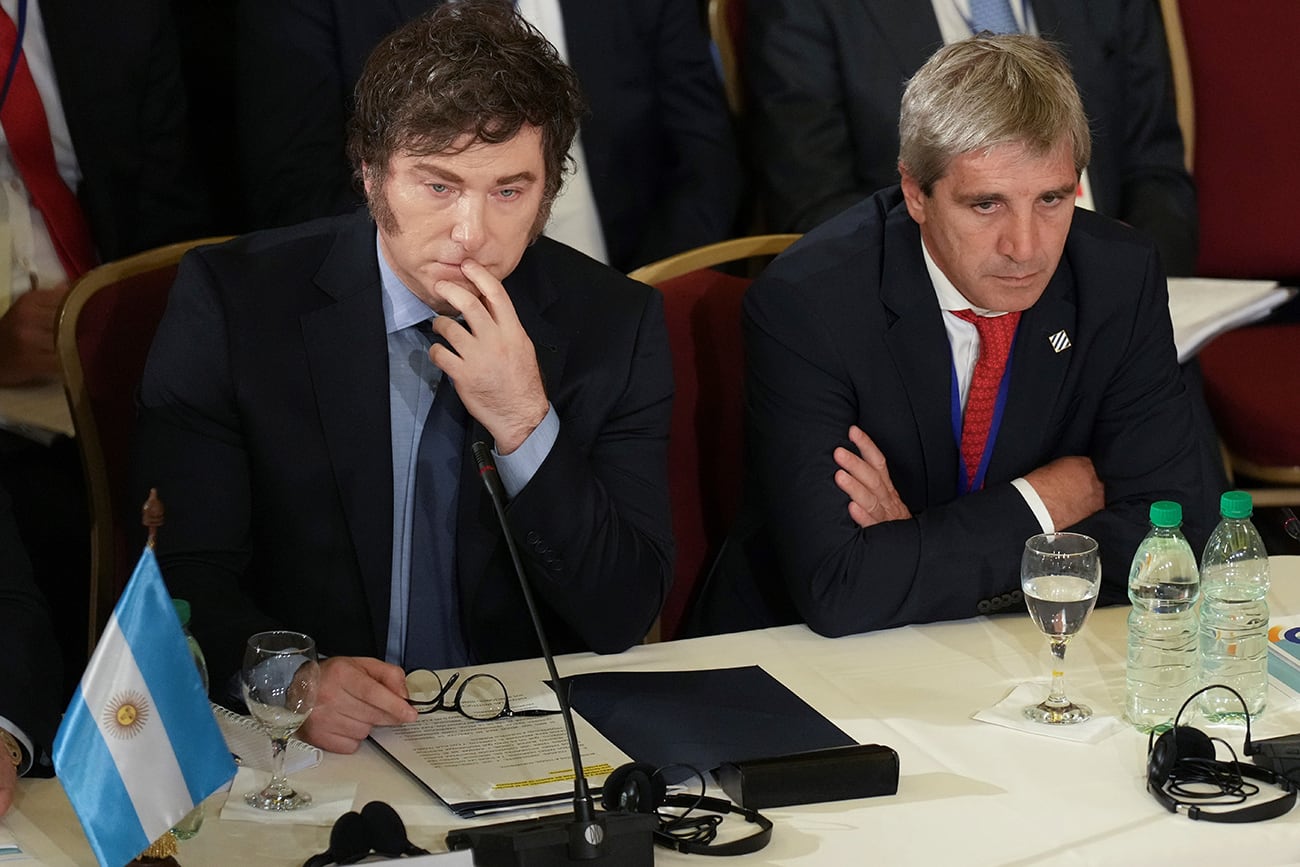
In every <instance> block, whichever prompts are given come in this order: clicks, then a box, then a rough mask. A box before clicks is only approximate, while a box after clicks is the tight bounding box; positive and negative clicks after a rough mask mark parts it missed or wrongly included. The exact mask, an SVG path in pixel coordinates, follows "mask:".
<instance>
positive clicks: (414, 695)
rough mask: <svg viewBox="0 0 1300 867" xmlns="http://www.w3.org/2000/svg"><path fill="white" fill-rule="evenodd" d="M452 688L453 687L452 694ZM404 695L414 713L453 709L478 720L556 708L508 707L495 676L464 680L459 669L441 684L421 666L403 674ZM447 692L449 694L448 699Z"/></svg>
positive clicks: (503, 688)
mask: <svg viewBox="0 0 1300 867" xmlns="http://www.w3.org/2000/svg"><path fill="white" fill-rule="evenodd" d="M457 683H459V684H460V685H459V686H457ZM452 687H456V691H455V693H454V695H453V694H452ZM406 694H407V696H408V698H407V699H406V701H407V702H408V703H409V704H410V705H411V707H413V708H415V710H416V712H417V713H421V714H426V713H433V712H434V711H439V710H448V711H456V712H457V713H459V714H460V715H461V716H463V717H466V718H468V719H472V720H478V721H479V722H486V721H488V720H494V719H501V718H502V717H508V716H553V715H555V714H558V713H559V711H558V710H541V709H538V708H528V709H527V710H512V709H511V707H510V694H509V693H508V692H506V685H505V684H504V683H502V682H501V680H500V679H499V678H498V677H496V676H495V675H492V674H486V673H483V672H480V673H479V674H471V675H470V676H469V677H467V678H465V679H464V680H461V678H460V672H456V673H455V674H453V675H452V676H451V677H449V678H447V682H446V683H443V682H442V678H440V677H438V675H437V673H436V672H432V671H429V670H428V669H424V668H421V669H418V670H416V671H412V672H411V673H410V674H408V675H407V676H406ZM448 695H453V698H452V699H451V700H450V701H448V700H447V696H448Z"/></svg>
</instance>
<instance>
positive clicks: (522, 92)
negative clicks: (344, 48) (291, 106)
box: [347, 0, 586, 223]
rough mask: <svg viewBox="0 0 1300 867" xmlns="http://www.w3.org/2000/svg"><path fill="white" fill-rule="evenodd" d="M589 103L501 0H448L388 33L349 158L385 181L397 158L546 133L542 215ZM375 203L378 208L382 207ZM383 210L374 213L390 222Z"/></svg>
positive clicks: (371, 66)
mask: <svg viewBox="0 0 1300 867" xmlns="http://www.w3.org/2000/svg"><path fill="white" fill-rule="evenodd" d="M585 108H586V106H585V103H584V101H583V98H582V94H581V90H580V88H579V85H578V79H577V76H575V75H574V73H573V71H572V70H571V69H569V67H568V66H566V65H565V64H564V61H562V60H561V59H560V57H559V55H558V54H557V53H556V51H555V48H554V47H553V46H552V45H551V43H549V42H547V41H546V38H545V37H544V36H542V34H541V33H540V32H538V30H537V29H536V28H535V27H533V26H532V25H531V24H529V23H528V22H527V21H525V20H524V19H523V18H521V17H520V16H519V14H518V13H517V12H515V10H514V7H513V4H511V3H509V2H502V0H449V2H446V3H444V4H442V5H440V6H438V7H437V8H435V9H433V10H432V11H430V12H427V13H425V14H424V15H422V16H420V17H419V18H416V19H415V20H413V21H411V22H409V23H407V24H405V25H404V26H402V27H401V28H399V29H397V30H395V31H393V32H392V33H391V34H389V35H388V36H387V37H386V38H385V39H384V40H383V41H382V42H381V43H380V44H379V45H378V46H377V47H376V48H375V50H374V51H373V52H371V54H370V57H369V59H367V61H366V65H365V68H364V70H363V71H362V73H361V78H360V80H358V82H357V86H356V90H355V92H354V110H353V113H352V118H351V121H350V123H349V125H348V144H347V148H348V158H349V159H350V160H351V161H352V167H353V171H354V172H355V173H356V176H357V178H358V180H361V181H365V180H370V181H371V182H372V183H374V184H375V185H376V187H377V188H378V187H381V186H382V184H383V180H384V178H385V177H387V174H388V166H389V160H390V158H391V157H393V156H395V155H397V154H399V153H409V154H412V155H415V156H426V155H429V154H436V153H446V152H448V151H451V150H453V149H456V150H464V149H466V148H468V147H470V146H472V145H474V144H478V143H487V144H500V143H502V142H507V141H510V140H511V139H512V138H514V137H515V135H516V134H517V133H518V132H519V130H520V129H521V128H523V127H524V126H525V125H530V126H535V127H538V128H539V129H540V130H541V133H542V159H543V165H544V166H545V170H546V178H545V182H544V184H543V205H542V211H543V215H542V219H543V221H544V218H545V214H546V213H548V212H549V210H550V204H551V202H553V201H554V199H555V196H556V195H557V194H558V193H559V191H560V186H561V184H562V182H563V180H564V175H565V174H566V173H567V172H568V171H570V170H571V169H572V159H571V157H570V156H569V148H570V147H571V146H572V144H573V139H574V136H576V135H577V132H578V121H579V118H580V117H581V116H582V113H583V112H584V111H585ZM375 204H376V203H375V202H374V201H372V202H371V210H372V211H374V210H375ZM383 216H384V215H383V214H380V213H377V214H375V217H376V219H377V220H379V221H380V222H381V223H382V222H383Z"/></svg>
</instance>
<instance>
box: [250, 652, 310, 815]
mask: <svg viewBox="0 0 1300 867" xmlns="http://www.w3.org/2000/svg"><path fill="white" fill-rule="evenodd" d="M319 682H320V666H318V665H317V664H316V642H315V641H313V640H312V639H311V637H310V636H307V635H303V634H302V633H301V632H289V631H286V630H277V631H273V632H259V633H257V634H256V635H254V636H253V637H252V638H250V639H248V647H247V648H245V650H244V668H243V671H242V672H241V675H240V687H241V688H242V690H243V693H244V702H245V703H246V704H247V705H248V710H249V713H251V714H252V715H253V717H254V718H255V719H256V720H257V721H258V722H259V723H261V724H262V728H264V729H266V733H267V734H268V735H270V736H271V782H270V783H268V784H267V786H266V788H265V789H262V790H261V791H260V792H249V793H248V794H246V795H244V801H245V803H247V804H248V805H249V806H250V807H257V808H258V809H261V810H297V809H301V808H302V807H307V806H310V805H311V795H309V794H307V793H306V792H300V791H295V790H294V788H293V787H292V786H290V785H289V781H288V780H287V779H286V778H285V775H284V752H285V748H286V747H287V746H288V744H289V736H290V735H292V734H293V733H294V732H296V731H297V730H298V727H299V726H301V725H302V724H303V723H304V722H305V721H306V719H307V715H308V714H310V713H311V710H312V708H313V707H314V706H315V705H316V687H317V685H318V684H319Z"/></svg>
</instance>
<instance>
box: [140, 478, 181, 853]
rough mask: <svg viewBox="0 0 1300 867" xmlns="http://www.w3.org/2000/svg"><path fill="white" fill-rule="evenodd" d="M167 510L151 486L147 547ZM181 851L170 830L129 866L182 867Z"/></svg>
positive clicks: (145, 513) (145, 512) (144, 514)
mask: <svg viewBox="0 0 1300 867" xmlns="http://www.w3.org/2000/svg"><path fill="white" fill-rule="evenodd" d="M164 515H165V510H164V509H163V504H162V500H160V499H159V498H158V489H157V488H150V489H149V496H148V498H147V499H146V500H145V501H144V505H143V506H141V507H140V523H141V524H143V525H144V528H145V529H146V530H148V531H149V539H148V541H147V542H145V547H147V548H149V549H150V550H153V547H154V542H155V541H157V539H158V528H159V527H161V526H162V525H163V518H164ZM179 851H180V845H179V843H178V841H177V839H176V835H175V834H174V833H173V832H172V831H171V830H168V831H167V833H166V834H163V835H162V836H161V837H159V838H158V839H157V840H154V841H153V842H152V843H150V844H149V847H148V848H147V849H145V850H144V851H143V852H141V853H140V854H139V855H137V856H135V858H134V860H132V861H131V863H130V864H128V865H127V867H160V865H168V867H171V865H174V867H180V864H179V862H178V861H177V860H176V854H177V853H178V852H179Z"/></svg>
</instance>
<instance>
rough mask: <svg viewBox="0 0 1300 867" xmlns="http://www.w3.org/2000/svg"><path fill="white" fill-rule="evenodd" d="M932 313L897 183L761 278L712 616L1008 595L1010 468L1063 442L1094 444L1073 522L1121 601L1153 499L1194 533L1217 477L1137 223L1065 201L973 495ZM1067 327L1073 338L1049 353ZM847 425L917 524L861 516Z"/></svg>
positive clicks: (1015, 583)
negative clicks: (733, 493)
mask: <svg viewBox="0 0 1300 867" xmlns="http://www.w3.org/2000/svg"><path fill="white" fill-rule="evenodd" d="M942 316H943V313H942V311H941V310H940V309H939V305H938V303H937V300H936V297H935V293H934V288H933V285H932V284H931V281H930V278H929V275H928V273H927V272H926V268H925V262H924V259H923V257H922V254H921V237H920V229H919V227H918V226H917V225H916V223H915V222H913V221H912V219H911V217H910V216H909V215H908V213H907V209H906V207H905V206H904V204H903V201H902V195H901V193H900V191H899V189H898V188H897V187H893V188H890V189H888V190H882V191H881V192H880V193H877V194H876V195H875V196H872V197H871V198H869V199H867V200H865V201H863V202H861V203H859V204H858V205H857V206H856V207H854V208H852V209H850V210H848V211H846V212H844V213H843V214H841V215H840V216H838V217H836V218H833V219H832V220H830V221H828V222H827V223H825V224H823V225H822V226H820V227H819V228H817V229H815V230H814V231H812V232H810V233H809V234H808V235H806V236H805V237H804V238H803V239H802V240H800V241H799V242H798V243H796V244H795V245H794V246H792V247H790V248H789V249H788V250H787V251H786V252H785V253H783V254H782V255H781V256H780V257H779V258H778V259H777V260H776V261H775V262H773V263H772V264H771V265H770V266H769V267H768V268H767V269H766V270H765V271H764V272H763V274H762V276H760V277H759V279H758V280H757V281H756V282H755V283H754V285H753V286H752V287H751V289H750V291H749V293H748V294H747V295H746V297H745V304H744V327H745V352H746V363H747V380H746V413H747V425H746V446H747V447H748V455H749V460H750V465H749V469H750V472H751V478H750V479H749V482H750V484H749V485H748V487H747V490H746V494H745V502H744V505H743V507H742V513H743V515H742V519H741V522H740V524H739V527H738V529H737V531H736V533H735V534H734V536H733V538H732V539H731V540H729V544H728V547H727V550H726V552H725V553H724V557H723V560H722V562H721V563H720V564H719V566H718V568H717V569H715V571H714V575H713V576H711V579H710V581H709V583H708V587H707V588H706V591H705V594H704V600H703V606H702V610H701V615H702V620H703V622H704V625H703V627H702V629H703V630H708V631H724V630H728V629H739V628H747V627H753V626H761V625H769V624H772V623H778V622H788V621H790V620H793V619H800V620H804V621H806V622H807V623H808V624H809V625H810V626H811V627H812V628H813V629H815V630H817V631H818V632H821V633H824V634H828V635H843V634H845V633H852V632H862V631H866V630H870V629H880V628H884V627H889V626H898V625H902V624H906V623H916V622H926V621H933V620H945V619H954V618H962V617H973V616H975V615H976V614H978V613H987V612H990V611H995V610H998V609H999V608H1002V607H1006V606H1007V604H1008V603H1009V601H1010V599H1011V597H1010V594H1011V593H1012V592H1014V591H1016V590H1018V589H1019V586H1020V585H1019V564H1020V555H1021V553H1022V551H1023V547H1024V543H1025V540H1026V539H1027V538H1028V537H1029V536H1032V535H1034V534H1035V533H1038V532H1041V529H1040V527H1039V524H1038V521H1037V519H1036V518H1035V517H1034V515H1033V513H1032V512H1031V511H1030V508H1029V506H1028V505H1027V504H1026V503H1025V501H1024V498H1023V497H1022V496H1021V495H1020V493H1019V492H1018V491H1017V490H1016V489H1015V488H1014V487H1013V486H1012V485H1011V481H1012V480H1014V479H1016V478H1017V477H1020V476H1023V475H1025V474H1026V473H1028V472H1030V471H1031V470H1033V469H1036V468H1037V467H1040V466H1043V465H1045V464H1047V463H1048V462H1050V461H1052V460H1054V459H1056V458H1059V457H1063V456H1067V455H1086V456H1088V457H1089V458H1091V459H1092V461H1093V464H1094V466H1095V467H1096V471H1097V475H1098V477H1099V478H1100V479H1101V481H1102V483H1103V484H1104V486H1105V492H1106V508H1105V509H1104V510H1103V511H1101V512H1098V513H1097V514H1094V515H1093V516H1091V517H1089V518H1088V519H1086V520H1084V521H1082V522H1080V523H1079V524H1078V525H1077V526H1076V527H1073V528H1070V529H1074V530H1078V531H1080V532H1083V533H1087V534H1088V535H1091V536H1093V537H1094V538H1096V539H1097V540H1098V543H1099V546H1100V553H1101V559H1102V566H1103V570H1102V592H1101V595H1100V599H1101V601H1103V602H1115V601H1121V600H1123V599H1124V598H1125V594H1126V589H1127V582H1128V567H1129V562H1130V560H1131V559H1132V556H1133V552H1134V550H1135V549H1136V548H1137V545H1138V542H1139V540H1141V538H1142V536H1143V535H1144V534H1145V533H1146V531H1147V529H1148V527H1149V525H1148V522H1147V511H1148V509H1149V507H1150V504H1151V503H1152V501H1154V500H1161V499H1171V500H1176V501H1178V502H1180V503H1181V504H1182V505H1183V509H1184V516H1185V518H1184V520H1185V530H1186V532H1187V534H1188V536H1189V538H1190V539H1192V540H1193V541H1192V544H1193V545H1194V546H1197V545H1201V544H1203V541H1204V539H1205V538H1207V537H1208V535H1209V532H1210V529H1211V528H1212V527H1213V523H1214V520H1215V517H1216V515H1215V503H1216V500H1215V497H1216V496H1217V494H1218V491H1217V490H1213V489H1211V488H1209V487H1208V486H1207V485H1206V483H1205V481H1204V478H1203V475H1202V467H1203V464H1202V462H1201V457H1202V454H1203V451H1202V448H1201V444H1200V443H1199V442H1198V440H1197V437H1196V435H1195V433H1194V428H1193V423H1192V415H1191V407H1190V403H1189V400H1188V396H1187V392H1186V389H1185V388H1184V386H1183V383H1182V379H1181V376H1180V373H1179V368H1178V364H1177V359H1176V355H1175V350H1174V342H1173V334H1172V326H1171V325H1170V320H1169V303H1168V295H1167V291H1166V288H1165V278H1164V275H1163V274H1162V273H1161V271H1160V268H1159V263H1158V259H1157V256H1156V254H1155V250H1154V248H1153V247H1152V246H1151V244H1150V242H1149V241H1146V240H1145V239H1143V238H1142V237H1141V236H1140V235H1139V234H1138V233H1136V232H1134V231H1132V230H1130V229H1127V228H1125V227H1123V226H1121V225H1120V224H1118V223H1116V222H1114V221H1113V220H1110V219H1108V218H1105V217H1100V216H1098V215H1096V214H1094V213H1092V212H1090V211H1084V210H1076V212H1075V215H1074V221H1073V224H1072V226H1071V229H1070V234H1069V237H1068V239H1067V241H1066V245H1065V252H1064V255H1063V256H1062V259H1061V263H1060V265H1059V266H1058V268H1057V270H1056V273H1055V274H1054V275H1053V276H1052V279H1051V281H1050V283H1049V284H1048V286H1047V289H1046V290H1045V291H1044V293H1043V295H1042V297H1041V298H1040V299H1039V300H1038V302H1037V303H1036V304H1034V306H1033V307H1031V308H1029V309H1028V310H1026V311H1025V312H1024V314H1023V315H1022V317H1021V320H1020V326H1019V329H1018V331H1017V336H1016V342H1015V346H1014V349H1013V352H1012V356H1011V361H1010V363H1011V366H1012V369H1011V380H1010V386H1009V389H1010V390H1009V394H1008V399H1007V404H1006V410H1005V415H1004V417H1003V421H1002V426H1001V430H1000V433H999V435H998V437H997V440H996V443H995V446H994V449H993V453H992V457H991V459H990V463H989V467H988V471H987V477H986V483H985V487H984V488H983V489H982V490H980V491H977V492H975V493H973V494H969V495H967V496H963V497H959V496H958V495H957V472H958V470H957V454H958V449H957V442H956V439H955V437H954V434H953V422H952V414H951V390H952V361H951V358H952V356H951V351H950V349H949V345H948V338H947V334H946V332H945V330H944V324H943V319H942ZM1062 331H1064V332H1065V334H1066V335H1067V336H1068V339H1069V343H1070V346H1069V348H1067V349H1064V350H1062V351H1057V349H1056V347H1057V346H1060V344H1061V341H1060V340H1055V341H1054V340H1052V339H1051V338H1052V336H1053V335H1056V334H1058V333H1059V332H1062ZM853 424H857V425H858V426H860V427H861V428H862V429H863V430H864V431H866V433H867V435H868V436H870V437H871V438H872V440H874V441H875V443H876V445H877V446H879V447H880V450H881V451H882V452H883V453H884V455H885V458H886V459H887V460H888V462H889V473H890V476H891V478H892V480H893V482H894V485H895V487H896V488H897V489H898V492H899V495H900V496H901V497H902V499H903V502H904V503H906V505H907V507H908V509H909V510H910V511H911V512H912V514H913V516H914V517H912V518H911V519H910V520H905V521H891V522H888V523H883V524H879V525H876V526H873V527H869V528H866V529H862V528H859V527H858V525H857V524H856V523H854V522H853V520H852V519H851V518H850V517H849V514H848V497H847V495H846V494H844V493H843V492H842V491H841V490H840V489H839V488H838V487H836V485H835V482H834V475H835V471H836V464H835V461H834V458H833V457H832V454H833V452H834V450H835V448H836V447H837V446H843V447H845V448H849V449H851V450H852V449H854V447H853V446H852V445H851V443H850V442H849V440H848V430H849V426H850V425H853ZM1062 529H1064V528H1062ZM697 628H699V627H697Z"/></svg>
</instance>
